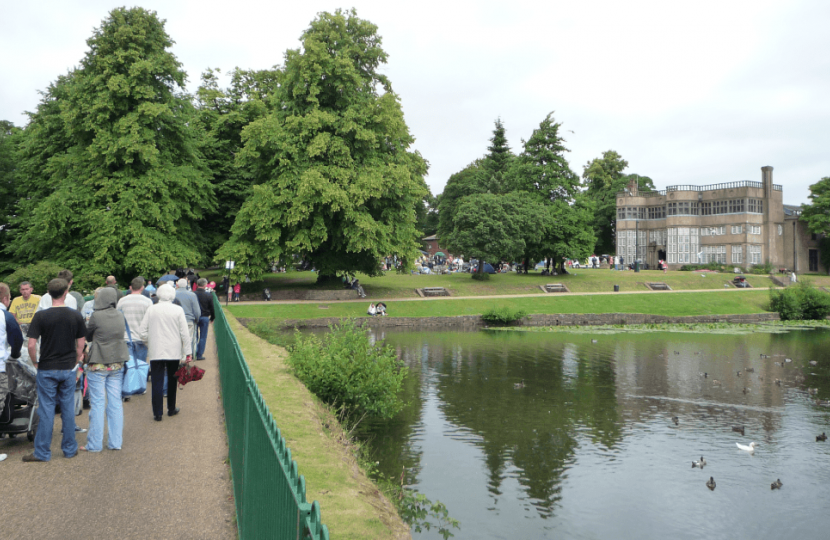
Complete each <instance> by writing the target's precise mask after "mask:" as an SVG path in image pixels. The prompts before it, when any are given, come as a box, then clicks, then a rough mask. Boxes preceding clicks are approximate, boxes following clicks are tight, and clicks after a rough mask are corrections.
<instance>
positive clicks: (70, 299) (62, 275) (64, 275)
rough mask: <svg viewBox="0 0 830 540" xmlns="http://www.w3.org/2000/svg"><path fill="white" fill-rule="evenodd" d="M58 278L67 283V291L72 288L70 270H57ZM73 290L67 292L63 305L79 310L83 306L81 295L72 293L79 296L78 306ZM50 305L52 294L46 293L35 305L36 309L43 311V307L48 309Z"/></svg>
mask: <svg viewBox="0 0 830 540" xmlns="http://www.w3.org/2000/svg"><path fill="white" fill-rule="evenodd" d="M58 279H62V280H64V281H66V282H67V283H68V284H69V285H68V287H67V291H68V290H69V289H71V288H72V283H73V280H72V271H71V270H61V271H60V272H58ZM73 292H74V291H72V292H69V293H67V295H66V302H65V303H64V305H65V306H66V307H70V308H72V309H74V310H80V309H81V308H83V307H84V302H83V297H82V296H81V295H80V294H78V293H74V294H78V296H80V298H81V305H80V306H79V305H78V298H77V297H75V296H74V295H73ZM50 307H52V296H51V295H48V294H44V295H43V297H42V298H41V299H40V302H39V303H38V305H37V310H38V311H43V310H44V309H49V308H50Z"/></svg>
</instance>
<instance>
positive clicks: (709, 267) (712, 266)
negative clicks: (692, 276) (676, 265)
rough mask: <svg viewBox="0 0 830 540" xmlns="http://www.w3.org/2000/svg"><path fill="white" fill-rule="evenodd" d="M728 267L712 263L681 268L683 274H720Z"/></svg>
mask: <svg viewBox="0 0 830 540" xmlns="http://www.w3.org/2000/svg"><path fill="white" fill-rule="evenodd" d="M725 268H726V267H725V266H724V265H722V264H721V263H717V262H710V263H706V264H684V265H683V266H681V267H680V271H681V272H694V271H695V270H715V271H717V272H720V271H721V270H723V269H725Z"/></svg>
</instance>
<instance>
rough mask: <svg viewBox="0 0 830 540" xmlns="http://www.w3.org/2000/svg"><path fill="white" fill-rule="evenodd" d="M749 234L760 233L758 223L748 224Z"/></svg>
mask: <svg viewBox="0 0 830 540" xmlns="http://www.w3.org/2000/svg"><path fill="white" fill-rule="evenodd" d="M749 234H761V226H760V225H750V226H749Z"/></svg>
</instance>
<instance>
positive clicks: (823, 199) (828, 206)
mask: <svg viewBox="0 0 830 540" xmlns="http://www.w3.org/2000/svg"><path fill="white" fill-rule="evenodd" d="M801 219H803V220H804V221H806V222H807V226H808V227H809V228H810V230H811V231H812V232H814V233H824V234H826V235H830V176H825V177H824V178H822V179H821V180H819V181H818V182H816V183H815V184H813V185H812V186H810V204H808V205H805V206H804V209H803V210H802V212H801Z"/></svg>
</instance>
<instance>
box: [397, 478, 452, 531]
mask: <svg viewBox="0 0 830 540" xmlns="http://www.w3.org/2000/svg"><path fill="white" fill-rule="evenodd" d="M401 495H402V496H401V498H400V500H399V501H398V502H397V504H396V506H397V507H398V513H399V514H400V516H401V519H403V520H404V522H406V523H407V524H408V525H410V526H412V528H413V529H414V530H415V532H423V531H425V530H426V531H429V530H431V529H432V527H435V528H436V529H438V534H440V535H441V536H443V537H444V540H447V538H452V537H454V536H455V535H454V534H452V532H451V531H450V528H451V527H454V528H456V529H460V528H461V527H460V525H459V524H458V520H457V519H453V518H451V517H450V513H449V511H448V510H447V507H446V505H444V503H442V502H441V501H435V502H432V501H431V500H429V499H427V497H426V495H424V494H423V493H418V492H417V491H415V490H411V489H403V490H402V491H401ZM433 520H434V522H433Z"/></svg>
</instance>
